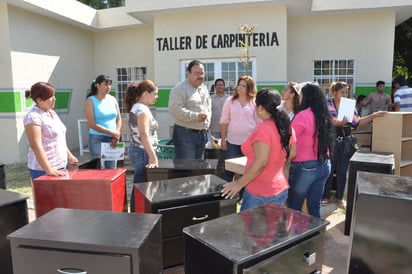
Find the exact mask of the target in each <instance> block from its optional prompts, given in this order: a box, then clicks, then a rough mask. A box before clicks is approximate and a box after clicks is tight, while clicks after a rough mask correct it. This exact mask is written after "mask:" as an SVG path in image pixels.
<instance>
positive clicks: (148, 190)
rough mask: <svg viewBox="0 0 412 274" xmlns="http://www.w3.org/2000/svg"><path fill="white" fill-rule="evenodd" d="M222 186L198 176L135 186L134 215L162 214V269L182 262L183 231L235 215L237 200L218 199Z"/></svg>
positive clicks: (208, 177)
mask: <svg viewBox="0 0 412 274" xmlns="http://www.w3.org/2000/svg"><path fill="white" fill-rule="evenodd" d="M225 183H226V181H224V180H223V179H221V178H219V177H217V176H216V175H199V176H191V177H182V178H175V179H167V180H159V181H153V182H147V183H140V184H135V185H134V192H135V197H136V199H135V201H136V202H135V209H136V212H141V213H158V214H162V241H163V242H162V243H163V267H164V268H170V267H174V266H178V265H182V264H183V262H184V252H183V250H184V243H183V232H182V230H183V228H184V227H186V226H190V225H193V224H198V223H201V222H203V221H206V220H211V219H214V218H218V217H220V216H224V215H227V214H230V213H234V212H236V199H232V200H225V199H222V197H221V196H220V190H221V189H222V186H223V184H225Z"/></svg>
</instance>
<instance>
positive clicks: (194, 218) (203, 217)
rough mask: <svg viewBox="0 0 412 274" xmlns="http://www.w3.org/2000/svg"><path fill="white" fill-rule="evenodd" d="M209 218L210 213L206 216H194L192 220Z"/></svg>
mask: <svg viewBox="0 0 412 274" xmlns="http://www.w3.org/2000/svg"><path fill="white" fill-rule="evenodd" d="M207 218H209V215H207V214H206V215H205V216H202V217H192V221H203V220H206V219H207Z"/></svg>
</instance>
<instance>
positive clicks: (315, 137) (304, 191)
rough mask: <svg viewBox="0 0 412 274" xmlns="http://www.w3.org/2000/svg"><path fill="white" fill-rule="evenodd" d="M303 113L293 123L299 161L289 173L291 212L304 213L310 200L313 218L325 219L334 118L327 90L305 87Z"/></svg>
mask: <svg viewBox="0 0 412 274" xmlns="http://www.w3.org/2000/svg"><path fill="white" fill-rule="evenodd" d="M300 97H301V102H300V108H299V112H298V113H297V114H296V115H295V118H294V119H293V121H292V127H293V129H294V130H295V132H296V139H297V142H296V157H295V158H294V159H293V160H292V163H291V166H290V170H289V184H290V189H289V198H288V206H289V207H290V208H293V209H296V210H301V209H302V206H303V202H304V200H305V199H307V206H308V211H309V214H310V215H312V216H316V217H321V216H322V212H321V199H322V194H323V188H324V186H325V183H326V180H327V179H328V176H329V174H330V169H331V166H330V160H329V153H330V151H332V144H333V129H332V118H331V115H330V113H329V110H328V106H327V104H326V98H325V95H324V93H323V90H322V89H321V88H320V87H319V86H318V85H317V84H306V85H304V86H303V87H301V95H300Z"/></svg>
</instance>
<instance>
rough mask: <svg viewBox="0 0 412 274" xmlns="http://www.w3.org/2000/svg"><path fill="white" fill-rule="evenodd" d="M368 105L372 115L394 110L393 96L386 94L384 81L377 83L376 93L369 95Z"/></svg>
mask: <svg viewBox="0 0 412 274" xmlns="http://www.w3.org/2000/svg"><path fill="white" fill-rule="evenodd" d="M366 104H367V105H369V111H370V113H374V112H377V111H381V110H383V111H388V110H390V108H392V102H391V96H390V95H389V94H386V93H385V82H384V81H381V80H379V81H377V82H376V91H375V92H372V93H370V94H369V96H368V101H367V102H366Z"/></svg>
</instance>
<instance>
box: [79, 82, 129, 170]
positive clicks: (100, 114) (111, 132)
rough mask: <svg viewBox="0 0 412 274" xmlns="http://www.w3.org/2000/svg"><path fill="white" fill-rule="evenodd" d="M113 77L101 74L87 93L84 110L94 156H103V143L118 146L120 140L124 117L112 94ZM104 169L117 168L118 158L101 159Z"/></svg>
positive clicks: (91, 151)
mask: <svg viewBox="0 0 412 274" xmlns="http://www.w3.org/2000/svg"><path fill="white" fill-rule="evenodd" d="M111 88H112V79H110V77H109V76H107V75H99V76H97V77H96V79H95V80H93V82H92V83H91V86H90V92H89V93H88V94H87V99H86V103H85V104H84V112H85V114H86V120H87V125H88V126H89V150H90V153H91V154H92V156H96V157H100V156H101V154H102V153H101V152H102V151H101V147H102V143H111V146H112V147H116V146H117V144H118V142H119V141H120V129H121V127H122V118H121V115H120V109H119V105H118V103H117V100H116V98H115V97H114V96H112V95H110V90H111ZM100 167H101V168H102V169H107V168H116V167H117V161H116V160H104V159H100Z"/></svg>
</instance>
